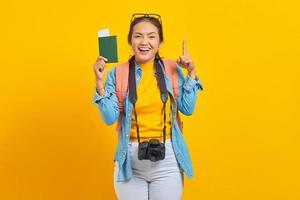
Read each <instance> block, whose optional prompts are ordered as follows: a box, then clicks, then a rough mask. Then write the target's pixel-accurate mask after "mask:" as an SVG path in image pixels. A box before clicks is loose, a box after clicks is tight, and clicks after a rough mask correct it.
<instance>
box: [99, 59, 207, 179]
mask: <svg viewBox="0 0 300 200" xmlns="http://www.w3.org/2000/svg"><path fill="white" fill-rule="evenodd" d="M176 65H177V64H176ZM176 68H177V71H178V75H179V78H178V79H179V80H178V81H179V84H178V87H179V93H178V99H177V100H175V96H174V93H173V89H172V85H171V82H170V79H169V78H168V76H167V75H166V72H165V71H163V72H164V74H165V76H164V77H165V81H166V86H167V90H168V92H169V94H170V95H169V96H170V98H169V99H170V101H171V110H170V119H171V126H172V136H171V140H172V146H173V149H174V153H175V156H176V159H177V162H178V163H179V167H180V170H181V171H184V172H185V174H186V176H187V177H188V178H191V177H192V176H193V167H192V161H191V157H190V154H189V151H188V148H187V144H186V142H185V140H184V138H183V135H182V133H181V131H180V128H179V126H178V124H177V120H176V114H177V109H178V110H179V111H180V112H181V113H183V114H184V115H191V114H192V113H193V111H194V108H195V104H196V100H197V96H198V92H199V90H203V87H202V84H201V83H200V80H195V79H193V78H191V77H190V76H189V75H187V76H186V78H185V77H184V74H183V72H182V70H181V67H180V66H179V65H177V66H176ZM135 69H136V70H135V71H136V85H137V87H138V85H139V82H140V80H141V77H142V68H141V67H140V66H139V65H138V64H137V63H136V65H135ZM115 72H116V68H115V67H114V68H112V69H111V70H110V71H109V72H108V75H107V79H106V83H105V93H104V95H103V96H100V95H99V94H98V93H97V92H96V91H95V94H94V99H93V102H94V103H95V104H97V106H98V109H99V112H100V115H101V117H102V119H103V120H104V122H105V123H106V124H107V125H111V124H113V123H115V122H116V121H117V120H118V118H119V115H120V112H119V106H118V99H117V96H116V92H115ZM132 108H133V104H132V103H131V102H130V100H129V94H128V92H127V95H126V98H125V100H124V116H123V120H122V127H121V131H120V136H119V141H118V145H117V148H116V152H115V157H114V161H117V164H118V169H119V171H118V173H117V181H118V182H122V181H127V180H129V179H130V178H131V176H132V168H131V162H130V155H129V154H130V152H129V150H128V143H129V142H130V128H131V117H132Z"/></svg>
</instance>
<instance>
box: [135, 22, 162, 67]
mask: <svg viewBox="0 0 300 200" xmlns="http://www.w3.org/2000/svg"><path fill="white" fill-rule="evenodd" d="M160 44H161V42H160V38H159V34H158V29H157V27H156V26H154V25H153V24H152V23H151V22H148V21H142V22H140V23H138V24H136V25H135V26H134V27H133V32H132V36H131V43H130V45H131V47H132V50H133V52H134V55H135V60H136V62H137V63H139V64H145V63H149V62H152V61H153V60H154V58H155V54H156V53H157V51H158V49H159V47H160Z"/></svg>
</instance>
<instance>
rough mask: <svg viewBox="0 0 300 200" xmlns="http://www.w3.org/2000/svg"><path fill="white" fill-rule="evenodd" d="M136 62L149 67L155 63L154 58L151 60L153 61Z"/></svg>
mask: <svg viewBox="0 0 300 200" xmlns="http://www.w3.org/2000/svg"><path fill="white" fill-rule="evenodd" d="M135 62H136V63H137V64H139V65H147V64H151V63H153V62H154V58H153V59H151V60H148V61H144V62H142V61H138V60H135Z"/></svg>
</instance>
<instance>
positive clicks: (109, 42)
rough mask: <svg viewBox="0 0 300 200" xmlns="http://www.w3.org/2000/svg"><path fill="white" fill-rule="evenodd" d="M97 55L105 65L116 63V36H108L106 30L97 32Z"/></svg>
mask: <svg viewBox="0 0 300 200" xmlns="http://www.w3.org/2000/svg"><path fill="white" fill-rule="evenodd" d="M98 45H99V54H100V56H102V57H105V58H106V59H107V61H106V62H107V63H116V62H118V48H117V36H116V35H114V36H110V34H109V30H108V29H102V30H100V31H98Z"/></svg>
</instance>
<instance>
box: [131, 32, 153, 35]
mask: <svg viewBox="0 0 300 200" xmlns="http://www.w3.org/2000/svg"><path fill="white" fill-rule="evenodd" d="M134 34H139V35H143V34H142V33H140V32H135V33H134ZM151 34H157V33H156V32H150V33H147V35H151Z"/></svg>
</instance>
